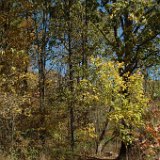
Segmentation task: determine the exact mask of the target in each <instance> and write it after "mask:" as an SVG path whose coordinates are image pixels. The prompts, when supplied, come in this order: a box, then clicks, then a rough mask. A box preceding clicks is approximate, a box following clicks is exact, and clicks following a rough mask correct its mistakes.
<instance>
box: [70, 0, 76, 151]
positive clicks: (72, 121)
mask: <svg viewBox="0 0 160 160" xmlns="http://www.w3.org/2000/svg"><path fill="white" fill-rule="evenodd" d="M70 12H71V0H69V2H68V27H69V28H68V51H69V53H68V54H69V55H68V65H69V90H70V93H71V95H73V91H74V88H73V72H74V71H73V60H72V55H73V53H72V46H71V42H72V39H71V32H72V24H71V18H70V14H71V13H70ZM68 107H69V113H70V138H71V139H70V144H71V149H72V151H74V145H75V139H74V108H73V96H71V98H70V99H69V106H68Z"/></svg>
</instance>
